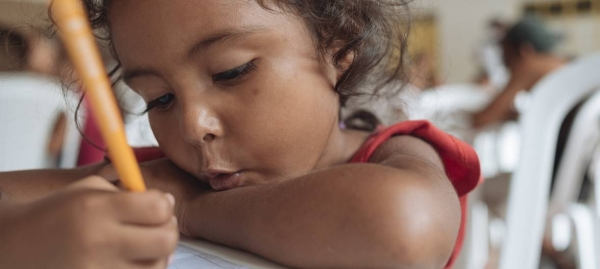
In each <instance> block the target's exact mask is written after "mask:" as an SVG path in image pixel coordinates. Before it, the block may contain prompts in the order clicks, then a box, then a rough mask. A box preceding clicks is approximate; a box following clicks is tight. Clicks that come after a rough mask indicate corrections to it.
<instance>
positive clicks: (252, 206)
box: [180, 164, 460, 268]
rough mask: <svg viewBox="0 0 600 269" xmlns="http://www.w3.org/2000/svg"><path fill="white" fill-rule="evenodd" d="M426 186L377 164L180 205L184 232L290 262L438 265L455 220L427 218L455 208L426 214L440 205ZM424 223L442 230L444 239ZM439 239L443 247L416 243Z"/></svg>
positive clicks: (328, 265)
mask: <svg viewBox="0 0 600 269" xmlns="http://www.w3.org/2000/svg"><path fill="white" fill-rule="evenodd" d="M428 184H429V183H427V182H426V181H423V180H421V179H420V178H419V177H418V176H415V175H414V174H411V173H405V174H402V172H399V170H398V169H393V168H389V167H383V166H380V165H373V164H362V165H346V166H340V167H337V168H332V169H327V170H323V171H320V172H316V173H312V174H309V175H306V176H303V177H301V178H297V179H293V180H289V181H286V182H283V183H278V184H272V185H267V186H257V187H245V188H238V189H234V190H230V191H226V192H216V193H214V192H213V193H205V194H201V195H199V196H197V197H196V198H195V199H194V200H193V201H192V202H191V203H189V204H188V205H187V207H186V209H185V215H184V216H183V221H184V223H183V224H184V227H186V228H187V229H186V230H184V232H186V233H189V234H191V235H194V236H199V237H203V238H206V239H209V240H211V241H215V242H218V243H221V244H225V245H229V246H233V247H237V248H241V249H245V250H248V251H251V252H254V253H257V254H259V255H261V256H264V257H267V258H269V259H272V260H274V261H276V262H280V263H282V264H285V265H288V266H293V267H302V268H334V267H335V268H367V267H368V268H389V267H400V268H404V267H402V266H413V265H415V264H418V265H417V266H422V265H425V266H429V267H425V268H435V267H436V266H437V265H440V264H441V266H439V267H440V268H441V267H442V266H443V264H444V263H445V261H446V260H447V258H448V257H449V254H450V251H451V250H452V246H453V243H454V240H455V239H456V231H452V230H453V229H456V230H457V228H458V225H454V226H456V227H450V228H449V227H448V223H440V222H436V221H432V220H436V219H439V218H446V217H447V216H448V213H456V212H454V211H453V210H449V211H447V212H439V213H440V214H439V216H435V217H433V218H431V217H430V216H428V215H427V214H428V213H431V212H432V210H431V209H432V208H440V206H439V204H436V198H435V197H429V195H430V194H429V193H428V192H429V190H430V188H429V187H430V186H428ZM402 190H404V191H402ZM422 190H426V191H422ZM430 198H431V199H430ZM441 208H443V207H441ZM434 211H435V210H434ZM424 212H425V213H424ZM427 212H428V213H427ZM422 213H424V214H422ZM435 213H438V212H435ZM426 215H427V216H426ZM457 217H460V215H459V214H457V215H455V216H450V217H449V218H446V219H452V218H457ZM180 220H181V217H180ZM414 220H419V221H418V223H415V221H414ZM449 226H452V225H449ZM428 228H432V229H433V230H437V231H448V230H450V232H449V233H447V234H450V236H447V235H446V236H445V237H444V236H440V234H439V232H436V234H432V233H429V232H425V231H430V229H428ZM435 236H437V238H435ZM432 237H434V238H435V239H434V240H431V238H432ZM440 238H445V239H442V240H445V241H447V242H445V245H444V244H438V246H431V245H427V244H422V243H423V242H434V241H436V240H440ZM439 247H441V248H439ZM432 248H436V249H432ZM419 257H421V258H422V257H426V259H425V258H424V259H425V260H420V258H419ZM432 265H433V266H432ZM406 268H408V267H406ZM410 268H412V267H410Z"/></svg>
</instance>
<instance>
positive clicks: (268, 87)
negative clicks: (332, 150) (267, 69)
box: [239, 69, 338, 176]
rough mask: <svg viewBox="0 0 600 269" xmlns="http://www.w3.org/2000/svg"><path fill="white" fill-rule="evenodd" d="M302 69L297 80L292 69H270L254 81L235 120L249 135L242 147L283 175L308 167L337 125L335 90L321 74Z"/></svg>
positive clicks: (320, 151) (311, 164) (300, 171)
mask: <svg viewBox="0 0 600 269" xmlns="http://www.w3.org/2000/svg"><path fill="white" fill-rule="evenodd" d="M284 70H285V69H284ZM300 71H301V70H299V72H300ZM306 73H307V74H310V75H302V79H300V78H298V77H299V76H297V75H296V74H295V72H282V71H279V72H278V71H275V70H273V71H272V72H271V73H270V75H269V78H265V79H263V80H262V81H258V82H257V83H255V86H254V87H255V89H254V90H252V91H251V92H253V96H250V97H248V98H247V99H246V100H252V101H250V102H248V101H246V104H245V106H244V107H245V109H244V113H241V114H243V115H246V116H245V117H244V119H243V121H242V122H240V123H239V125H244V128H241V129H240V130H243V131H244V132H246V133H245V138H246V139H248V140H251V141H248V142H247V143H245V144H246V145H245V147H248V149H249V150H251V152H253V153H254V154H256V155H259V156H256V155H255V156H253V158H257V159H261V160H262V162H263V163H264V164H267V163H268V164H270V165H271V166H272V167H277V168H278V169H281V171H280V172H282V173H286V174H287V176H290V174H301V173H306V172H308V171H307V170H310V169H312V167H313V166H314V165H315V163H316V162H317V160H318V158H319V157H320V156H321V154H322V151H323V149H324V147H325V145H326V143H327V140H328V138H329V135H330V132H331V130H332V126H336V125H337V122H336V119H337V107H338V105H337V102H338V101H337V95H336V94H335V92H334V90H333V89H332V87H331V85H330V84H329V83H328V81H327V79H326V78H324V77H323V76H321V75H320V74H318V73H314V72H306ZM284 171H285V172H284Z"/></svg>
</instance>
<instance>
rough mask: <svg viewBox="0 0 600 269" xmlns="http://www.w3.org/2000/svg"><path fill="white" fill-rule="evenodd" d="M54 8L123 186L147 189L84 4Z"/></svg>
mask: <svg viewBox="0 0 600 269" xmlns="http://www.w3.org/2000/svg"><path fill="white" fill-rule="evenodd" d="M51 11H52V15H53V18H54V20H55V23H56V25H57V26H58V29H59V31H60V34H61V37H62V39H63V41H64V43H65V46H66V48H67V51H68V54H69V56H70V58H71V60H72V61H73V64H74V65H75V69H76V70H77V74H78V75H79V77H80V79H81V80H82V84H83V87H84V89H85V91H86V94H88V96H89V97H90V103H91V109H92V111H93V112H94V114H95V115H96V117H97V118H98V124H99V125H100V132H101V133H102V137H103V138H104V141H105V142H106V144H107V146H108V151H109V152H110V156H111V159H112V162H113V164H114V166H115V168H116V170H117V173H118V174H119V176H120V178H121V181H122V183H123V185H124V186H125V188H127V189H128V190H131V191H138V192H142V191H145V190H146V187H145V185H144V180H143V178H142V173H141V172H140V168H139V166H138V164H137V161H136V159H135V156H134V154H133V150H132V149H131V147H129V145H128V144H127V139H126V137H125V128H124V126H123V120H122V119H121V116H120V113H119V110H118V107H117V102H116V99H115V97H114V94H113V92H112V90H111V84H110V82H109V79H108V76H107V74H106V70H105V69H104V66H103V64H102V59H101V57H100V52H99V50H98V47H97V45H96V40H95V39H94V36H93V34H92V30H91V27H90V25H89V22H88V20H87V18H86V15H85V13H84V9H83V6H82V3H81V2H80V1H78V0H54V1H53V2H52V3H51Z"/></svg>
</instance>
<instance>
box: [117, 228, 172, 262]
mask: <svg viewBox="0 0 600 269" xmlns="http://www.w3.org/2000/svg"><path fill="white" fill-rule="evenodd" d="M121 233H122V235H121V240H122V241H121V244H120V246H121V249H120V253H122V254H123V255H124V257H125V258H126V259H127V260H131V261H152V260H164V259H167V258H168V257H169V256H170V255H171V253H173V251H174V250H175V248H176V247H177V242H178V241H179V232H178V231H177V220H176V219H175V217H171V219H170V220H169V221H168V222H167V223H165V224H163V225H161V226H158V227H140V226H127V227H124V228H123V229H121ZM163 266H164V262H163Z"/></svg>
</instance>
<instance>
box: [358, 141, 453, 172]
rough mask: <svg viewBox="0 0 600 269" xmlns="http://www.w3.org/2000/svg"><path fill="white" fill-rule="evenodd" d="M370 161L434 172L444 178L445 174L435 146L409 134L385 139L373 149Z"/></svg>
mask: <svg viewBox="0 0 600 269" xmlns="http://www.w3.org/2000/svg"><path fill="white" fill-rule="evenodd" d="M370 162H371V163H377V164H382V165H386V166H391V167H395V168H400V169H408V170H413V171H417V172H425V173H426V174H429V173H435V174H437V176H442V175H443V177H444V178H445V176H446V173H445V172H444V164H443V163H442V159H441V158H440V156H439V155H438V153H437V151H436V150H435V148H433V146H432V145H430V144H429V143H427V142H425V141H423V140H421V139H420V138H417V137H414V136H409V135H399V136H394V137H392V138H390V139H388V140H387V141H385V142H384V143H383V144H381V145H380V146H379V147H378V148H377V150H375V152H374V153H373V155H372V156H371V159H370Z"/></svg>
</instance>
